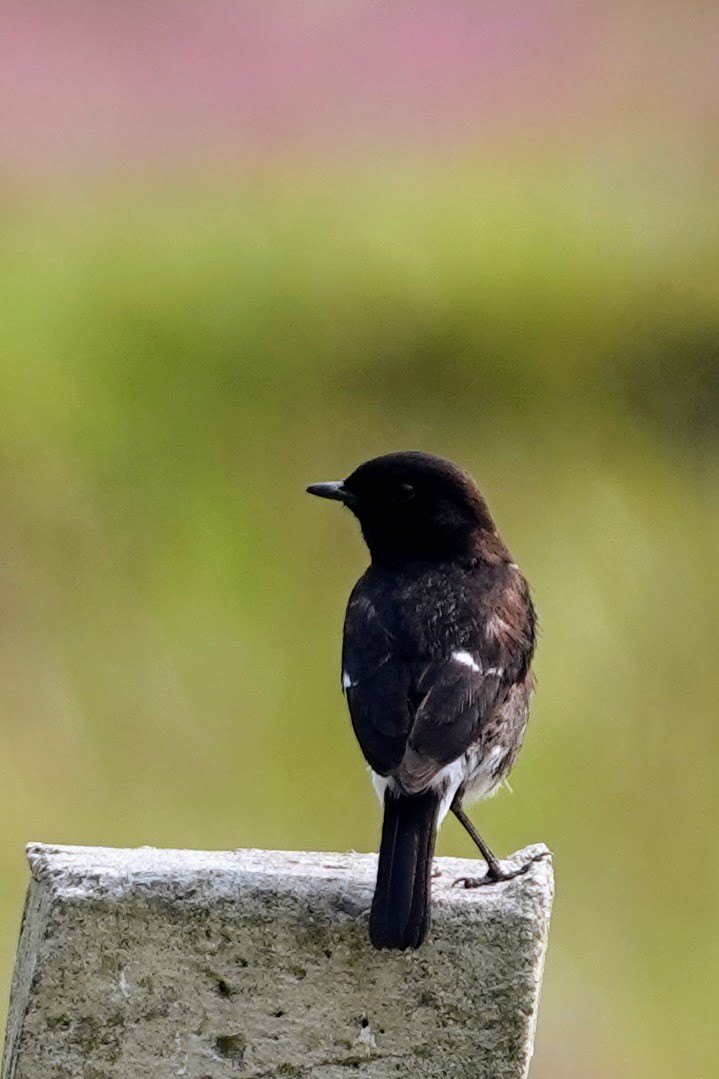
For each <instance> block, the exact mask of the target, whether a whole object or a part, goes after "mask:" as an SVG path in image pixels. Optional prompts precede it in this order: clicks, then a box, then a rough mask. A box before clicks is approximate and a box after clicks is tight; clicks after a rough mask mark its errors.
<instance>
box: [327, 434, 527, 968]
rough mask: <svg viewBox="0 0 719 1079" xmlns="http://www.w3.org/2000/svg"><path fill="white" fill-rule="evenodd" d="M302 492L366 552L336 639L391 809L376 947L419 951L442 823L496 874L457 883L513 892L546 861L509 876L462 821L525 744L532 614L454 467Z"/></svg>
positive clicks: (389, 466) (366, 476)
mask: <svg viewBox="0 0 719 1079" xmlns="http://www.w3.org/2000/svg"><path fill="white" fill-rule="evenodd" d="M307 491H308V492H309V493H310V494H312V495H317V496H319V497H320V498H326V499H332V500H335V501H337V502H340V503H342V505H343V506H345V507H347V508H348V509H349V510H350V511H351V513H353V514H354V516H355V517H356V518H357V520H358V521H359V525H360V529H361V531H362V535H363V537H364V540H365V543H366V545H367V548H368V550H369V555H370V564H369V566H368V568H367V570H366V571H365V572H364V573H363V574H362V576H361V577H360V578H359V580H358V581H357V583H356V584H355V586H354V588H353V589H352V591H351V594H350V597H349V601H348V605H347V611H346V615H345V622H344V632H343V641H342V689H343V692H344V694H345V697H346V700H347V704H348V707H349V713H350V718H351V721H352V726H353V729H354V733H355V736H356V738H357V741H358V742H359V745H360V748H361V750H362V753H363V755H364V757H365V760H366V761H367V764H368V765H369V768H370V770H371V775H372V782H373V785H374V788H375V790H376V793H377V795H378V797H379V799H380V802H381V805H382V808H383V823H382V834H381V840H380V848H379V857H378V866H377V881H376V886H375V891H374V896H373V899H372V905H371V909H370V915H369V938H370V942H371V944H372V945H373V946H374V947H375V948H377V949H398V950H405V949H411V948H418V947H419V946H420V945H421V944H422V943H423V942H424V940H425V939H426V937H427V934H428V931H429V927H430V901H431V896H430V892H431V878H432V859H433V855H434V847H435V839H436V835H437V829H438V827H439V825H440V823H441V822H442V820H443V819H444V817H445V816H446V815H447V814H448V813H450V812H451V813H452V814H453V815H454V817H456V818H457V820H458V821H459V822H460V824H462V825H463V827H464V828H465V829H466V831H467V832H468V834H469V835H470V837H471V838H472V840H473V841H474V843H475V844H476V845H477V847H478V848H479V850H480V852H481V853H482V856H483V857H484V859H485V861H486V863H487V869H486V872H485V875H484V876H481V877H472V878H460V880H459V881H456V882H455V883H461V884H464V886H465V887H469V888H472V887H479V886H485V885H492V884H495V883H498V882H501V881H506V880H509V879H511V878H512V877H515V876H518V875H519V874H522V873H525V872H526V871H527V870H528V869H529V867H530V865H531V863H532V862H533V861H536V860H538V858H540V857H542V856H543V855H536V856H535V857H534V858H532V859H531V860H530V861H529V862H527V863H526V864H524V865H521V866H519V867H518V868H512V869H506V868H504V867H503V866H502V864H501V862H500V860H499V859H498V858H497V857H496V856H495V855H494V854H493V853H492V851H491V849H490V848H489V847H488V845H487V844H486V843H485V841H484V840H483V839H482V837H481V836H480V834H479V832H478V831H477V830H476V828H475V827H474V825H473V823H472V821H471V820H470V819H469V817H468V816H467V814H466V812H465V805H466V804H467V803H468V802H470V801H472V800H477V799H480V798H486V797H488V796H489V795H491V794H493V793H495V792H496V790H497V789H498V788H499V786H500V785H501V784H502V782H503V781H504V780H505V779H506V778H507V776H508V774H509V771H510V769H511V768H512V765H513V764H514V762H515V760H516V758H517V754H518V753H519V750H520V748H521V745H522V741H523V738H524V733H525V730H526V727H527V720H528V715H529V705H530V699H531V697H532V692H533V688H534V678H533V675H532V672H531V664H532V659H533V656H534V650H535V642H536V636H537V616H536V613H535V609H534V606H533V603H532V599H531V596H530V591H529V586H528V584H527V581H526V579H525V578H524V576H523V575H522V573H521V571H520V569H519V567H518V566H517V563H516V562H515V561H514V560H513V558H512V556H511V554H510V553H509V550H508V549H507V547H506V546H505V544H504V541H503V540H502V538H501V537H500V535H499V533H498V531H497V528H496V526H495V524H494V521H493V519H492V516H491V514H490V511H489V508H488V505H487V503H486V501H485V499H484V498H483V496H482V495H481V494H480V492H479V489H478V488H477V485H476V484H475V482H474V480H473V479H472V478H471V476H470V475H469V474H468V473H467V472H465V471H464V470H463V469H461V468H459V467H458V466H457V465H455V464H453V463H452V462H451V461H447V460H445V459H443V458H441V457H436V456H434V455H432V454H428V453H422V452H419V451H403V452H397V453H389V454H384V455H382V456H379V457H374V458H372V459H371V460H369V461H366V462H365V463H364V464H362V465H360V466H359V467H358V468H357V469H355V471H354V472H352V473H351V474H350V475H349V476H348V477H347V478H346V479H344V480H338V481H332V482H327V483H314V484H311V485H310V486H309V487H308V488H307Z"/></svg>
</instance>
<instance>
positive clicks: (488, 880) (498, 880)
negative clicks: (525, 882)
mask: <svg viewBox="0 0 719 1079" xmlns="http://www.w3.org/2000/svg"><path fill="white" fill-rule="evenodd" d="M547 857H549V851H548V850H544V851H542V852H541V854H535V855H533V857H531V858H530V859H529V861H528V862H525V863H524V865H520V867H519V868H518V869H510V870H506V869H502V868H501V867H500V868H499V869H495V870H493V869H492V868H489V869H487V872H486V873H485V874H484V876H483V877H457V879H456V880H455V881H453V882H452V887H453V888H454V887H456V885H458V884H462V885H464V887H465V888H483V887H485V885H488V884H503V883H504V881H506V880H514V878H515V877H522V876H524V874H525V873H527V872H528V871H529V870H530V869H531V868H532V866H533V865H534V863H535V862H541V861H542V859H543V858H547Z"/></svg>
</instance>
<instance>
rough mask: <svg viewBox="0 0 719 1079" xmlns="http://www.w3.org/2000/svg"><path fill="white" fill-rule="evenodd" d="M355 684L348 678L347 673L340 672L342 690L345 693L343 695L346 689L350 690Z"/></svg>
mask: <svg viewBox="0 0 719 1079" xmlns="http://www.w3.org/2000/svg"><path fill="white" fill-rule="evenodd" d="M356 684H357V683H356V682H353V681H352V679H351V678H350V675H349V672H348V671H342V689H343V690H344V691H345V693H346V692H347V690H348V689H351V687H352V686H355V685H356Z"/></svg>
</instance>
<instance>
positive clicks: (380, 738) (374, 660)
mask: <svg viewBox="0 0 719 1079" xmlns="http://www.w3.org/2000/svg"><path fill="white" fill-rule="evenodd" d="M360 583H361V582H360ZM411 678H412V667H411V664H408V663H407V662H405V661H404V660H403V659H402V656H401V654H400V652H399V650H398V648H397V641H396V638H395V636H394V635H393V633H392V630H391V629H390V628H389V626H388V625H387V624H386V618H384V617H383V616H382V615H381V614H380V612H379V611H378V610H377V608H376V606H375V604H374V603H373V602H372V600H371V598H370V597H369V596H367V595H366V594H365V593H364V592H363V591H362V589H361V588H356V589H355V591H354V592H353V594H352V596H351V597H350V602H349V606H348V608H347V617H346V619H345V630H344V640H343V647H342V688H343V689H344V692H345V695H346V697H347V704H348V705H349V710H350V716H351V719H352V726H353V728H354V732H355V736H356V738H357V741H358V742H359V744H360V748H361V750H362V752H363V753H364V756H365V759H366V760H367V763H368V764H369V765H370V767H371V768H373V769H374V771H375V772H378V773H379V774H380V775H389V773H390V772H393V771H394V770H395V769H396V768H397V767H398V765H399V763H400V761H401V760H402V757H403V755H404V752H405V748H406V745H407V737H408V735H409V732H410V728H411V726H412V709H411V707H410V682H411Z"/></svg>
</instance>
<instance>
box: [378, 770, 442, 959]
mask: <svg viewBox="0 0 719 1079" xmlns="http://www.w3.org/2000/svg"><path fill="white" fill-rule="evenodd" d="M439 804H440V799H439V796H438V795H437V794H435V792H434V791H425V792H424V793H423V794H413V795H404V794H402V795H399V796H396V795H394V794H391V793H390V792H389V791H387V792H386V793H385V799H384V822H383V824H382V841H381V844H380V849H379V864H378V866H377V886H376V888H375V893H374V899H373V900H372V910H371V912H370V919H369V937H370V940H371V942H372V944H373V945H374V946H375V948H418V947H419V946H420V944H421V943H422V941H423V940H424V938H425V937H426V936H427V930H428V929H429V893H430V880H431V876H432V855H433V854H434V841H435V837H436V835H437V815H438V813H439Z"/></svg>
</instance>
